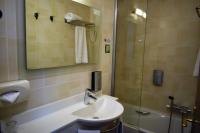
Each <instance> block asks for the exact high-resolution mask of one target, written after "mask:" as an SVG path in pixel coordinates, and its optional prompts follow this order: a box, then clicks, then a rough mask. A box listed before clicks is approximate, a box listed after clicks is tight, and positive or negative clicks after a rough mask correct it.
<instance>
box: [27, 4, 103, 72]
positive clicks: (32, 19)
mask: <svg viewBox="0 0 200 133" xmlns="http://www.w3.org/2000/svg"><path fill="white" fill-rule="evenodd" d="M25 11H26V14H25V15H26V59H27V69H29V70H32V69H42V68H54V67H63V66H69V65H78V64H97V63H98V62H99V53H100V48H99V47H100V36H101V34H100V33H101V31H100V30H101V11H100V10H99V9H96V8H94V7H91V6H88V5H84V4H80V3H78V2H75V1H73V0H25Z"/></svg>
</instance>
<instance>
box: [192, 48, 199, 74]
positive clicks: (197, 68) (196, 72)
mask: <svg viewBox="0 0 200 133" xmlns="http://www.w3.org/2000/svg"><path fill="white" fill-rule="evenodd" d="M199 67H200V49H199V51H198V55H197V60H196V64H195V67H194V71H193V76H195V77H197V76H199Z"/></svg>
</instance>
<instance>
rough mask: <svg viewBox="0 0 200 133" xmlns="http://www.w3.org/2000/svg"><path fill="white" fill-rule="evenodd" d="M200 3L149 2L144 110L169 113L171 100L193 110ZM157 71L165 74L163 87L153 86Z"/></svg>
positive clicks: (188, 0) (187, 0) (199, 45)
mask: <svg viewBox="0 0 200 133" xmlns="http://www.w3.org/2000/svg"><path fill="white" fill-rule="evenodd" d="M199 4H200V3H199V1H198V0H149V7H148V20H147V35H146V44H145V55H144V82H143V91H142V106H144V107H148V108H153V109H155V110H160V111H166V107H165V105H166V104H168V103H169V100H168V96H169V95H172V96H174V97H175V102H176V103H177V104H180V105H185V106H189V107H193V104H194V99H195V92H196V87H197V78H195V77H193V76H192V74H193V69H194V65H195V60H196V57H197V51H198V48H200V23H199V21H200V19H199V18H198V17H197V14H196V11H195V8H196V6H198V5H199ZM154 69H161V70H163V71H164V84H163V86H162V87H155V86H153V85H152V72H153V70H154Z"/></svg>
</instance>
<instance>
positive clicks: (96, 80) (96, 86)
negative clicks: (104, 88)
mask: <svg viewBox="0 0 200 133" xmlns="http://www.w3.org/2000/svg"><path fill="white" fill-rule="evenodd" d="M101 82H102V81H101V71H94V72H92V84H91V90H92V91H94V92H97V91H100V90H101Z"/></svg>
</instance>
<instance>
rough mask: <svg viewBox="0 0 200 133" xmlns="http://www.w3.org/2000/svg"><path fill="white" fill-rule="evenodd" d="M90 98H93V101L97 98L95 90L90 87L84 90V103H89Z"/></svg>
mask: <svg viewBox="0 0 200 133" xmlns="http://www.w3.org/2000/svg"><path fill="white" fill-rule="evenodd" d="M91 99H93V100H94V101H96V100H97V97H96V96H95V92H94V91H92V90H91V89H86V90H85V97H84V103H85V104H86V105H88V104H90V103H91Z"/></svg>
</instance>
